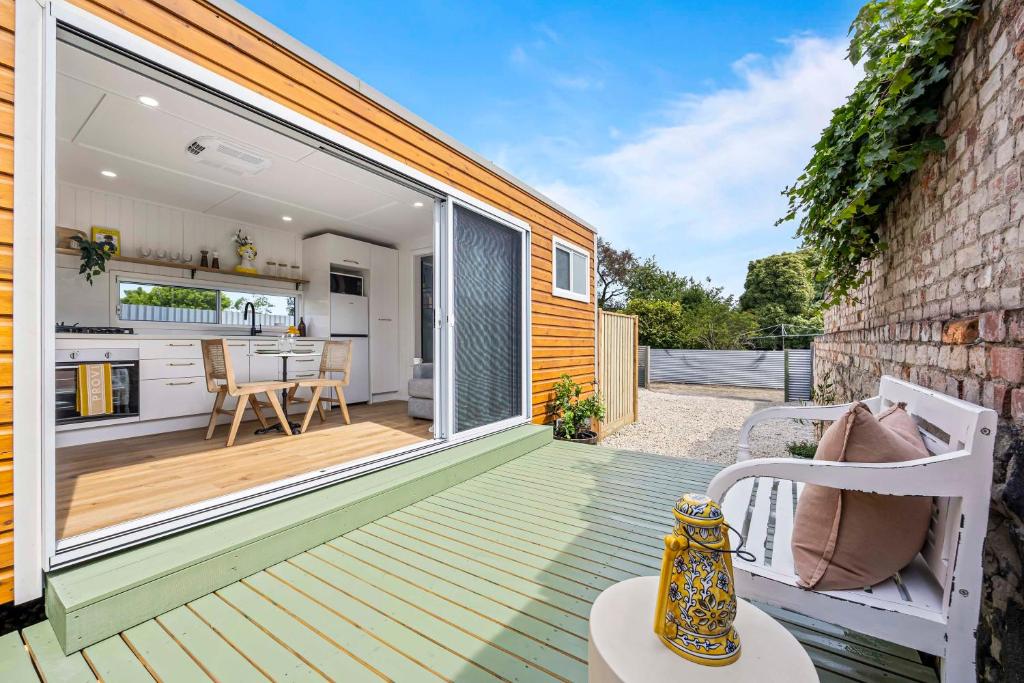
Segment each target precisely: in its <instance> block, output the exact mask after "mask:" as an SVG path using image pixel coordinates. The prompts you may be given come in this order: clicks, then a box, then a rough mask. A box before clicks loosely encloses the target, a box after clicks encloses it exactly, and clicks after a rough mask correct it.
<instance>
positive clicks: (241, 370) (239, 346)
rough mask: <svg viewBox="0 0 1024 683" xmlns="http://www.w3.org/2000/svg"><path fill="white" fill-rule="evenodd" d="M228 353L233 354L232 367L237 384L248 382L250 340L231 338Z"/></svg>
mask: <svg viewBox="0 0 1024 683" xmlns="http://www.w3.org/2000/svg"><path fill="white" fill-rule="evenodd" d="M228 353H229V354H230V355H231V369H232V370H234V371H235V382H236V383H237V384H243V383H245V382H248V381H249V342H248V341H246V340H244V339H242V340H239V339H229V340H228Z"/></svg>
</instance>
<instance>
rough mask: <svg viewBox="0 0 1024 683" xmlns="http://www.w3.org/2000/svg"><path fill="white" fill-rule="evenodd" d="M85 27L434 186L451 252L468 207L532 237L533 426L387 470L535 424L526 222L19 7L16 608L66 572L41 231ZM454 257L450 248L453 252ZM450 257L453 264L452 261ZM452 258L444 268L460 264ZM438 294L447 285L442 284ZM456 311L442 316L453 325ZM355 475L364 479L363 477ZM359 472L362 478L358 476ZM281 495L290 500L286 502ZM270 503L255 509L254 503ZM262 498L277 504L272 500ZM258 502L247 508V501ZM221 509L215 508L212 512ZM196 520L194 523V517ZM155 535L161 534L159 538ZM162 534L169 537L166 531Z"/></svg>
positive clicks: (236, 505) (62, 11)
mask: <svg viewBox="0 0 1024 683" xmlns="http://www.w3.org/2000/svg"><path fill="white" fill-rule="evenodd" d="M58 21H60V22H62V23H64V24H67V25H70V26H73V27H75V28H77V29H79V30H81V31H83V32H85V33H88V34H90V35H92V36H94V37H96V38H98V39H100V40H102V41H106V42H107V43H110V44H112V45H116V46H118V47H119V48H120V49H122V50H125V51H127V52H130V53H133V54H135V55H137V56H139V57H141V58H143V59H146V60H149V61H151V62H154V63H156V64H159V65H160V66H162V67H165V68H167V69H170V70H171V71H174V72H177V73H179V74H181V75H183V76H185V77H187V78H190V79H192V80H194V81H197V82H200V83H202V84H204V85H205V86H207V87H210V88H212V89H213V90H216V91H219V92H221V93H223V94H225V95H227V96H228V97H231V98H234V99H236V100H238V101H240V102H243V103H245V104H246V105H249V106H252V107H254V108H256V109H258V110H261V111H263V112H266V113H267V114H269V115H270V116H272V117H276V118H278V119H280V120H282V121H285V122H287V123H289V124H291V125H294V126H296V127H297V128H300V129H304V130H306V131H308V132H309V133H311V134H312V135H315V136H318V137H320V138H322V139H325V140H328V141H330V142H331V143H332V144H335V145H337V146H339V147H341V148H344V149H347V150H349V151H351V152H354V153H356V154H358V155H361V156H362V157H364V158H366V159H369V160H371V161H372V162H374V163H377V164H379V165H380V166H382V167H385V168H388V169H391V170H393V171H395V172H397V173H399V174H402V175H404V176H406V177H408V178H411V179H412V180H414V181H416V182H418V183H421V184H422V185H424V186H426V187H428V188H431V189H433V190H434V191H436V192H437V193H438V194H440V195H442V196H447V201H446V202H444V203H443V204H442V203H441V202H437V203H436V207H437V208H435V211H436V216H437V220H436V221H435V233H436V234H435V245H436V246H441V240H443V238H444V233H446V232H447V230H443V229H442V223H441V221H442V220H443V222H444V223H445V224H447V222H448V221H449V220H450V218H449V217H450V215H451V213H452V211H451V210H450V209H449V208H448V207H450V206H451V205H452V202H453V201H457V202H459V203H461V204H463V205H465V206H466V207H468V208H471V209H473V210H475V211H479V212H482V213H484V214H486V215H488V216H490V217H492V218H495V219H496V220H499V221H501V222H502V223H504V224H506V225H509V226H510V227H514V228H516V229H518V230H521V231H522V232H523V233H525V235H526V239H525V240H524V241H525V242H526V245H527V246H526V248H525V249H524V278H523V280H524V287H525V296H524V305H525V313H524V315H525V318H524V327H525V330H526V333H527V335H526V338H525V339H524V344H523V346H524V359H525V361H524V364H523V370H524V375H525V376H526V379H527V381H526V382H525V383H524V385H523V386H524V401H523V403H524V410H523V416H522V417H520V418H518V419H515V420H510V421H505V422H502V423H499V424H495V425H488V426H487V427H484V428H481V430H480V431H479V432H478V430H473V432H472V433H464V434H460V435H457V436H453V435H452V434H451V431H450V430H448V431H445V432H443V433H442V434H441V435H440V436H442V437H444V436H447V437H448V441H447V442H446V443H436V442H431V444H430V445H429V447H427V448H420V449H418V450H415V451H414V452H412V453H408V454H404V455H403V454H401V453H394V454H390V458H387V462H386V463H384V464H383V465H382V466H390V465H393V464H396V463H397V462H401V461H404V460H407V459H409V458H412V457H422V456H423V455H426V454H428V453H430V452H434V451H436V450H438V449H440V448H447V447H449V446H451V445H453V444H454V443H458V442H462V441H465V440H468V439H471V438H475V437H478V436H481V435H483V434H484V433H493V432H495V431H499V430H501V429H504V428H507V427H509V426H514V425H518V424H523V423H525V422H528V421H529V419H530V412H531V408H532V405H531V401H530V398H529V397H530V384H529V376H530V373H529V366H530V357H529V348H530V340H529V329H530V328H529V288H528V287H529V284H528V283H529V275H530V269H529V234H530V226H529V224H528V223H526V222H525V221H523V220H522V219H520V218H518V217H516V216H514V215H512V214H510V213H507V212H505V211H502V210H500V209H497V208H495V207H493V206H490V205H489V204H486V203H484V202H482V201H480V200H479V199H477V198H475V197H473V196H471V195H469V194H466V193H465V192H463V191H461V190H459V189H458V188H455V187H452V186H450V185H448V184H447V183H444V182H442V181H439V180H438V179H437V178H435V177H433V176H430V175H427V174H425V173H423V172H421V171H419V170H417V169H415V168H412V167H410V166H408V165H406V164H404V163H402V162H400V161H397V160H395V159H393V158H391V157H389V156H387V155H386V154H384V153H382V152H379V151H377V150H376V149H374V148H372V147H369V146H367V145H365V144H363V143H361V142H359V141H357V140H354V139H352V138H350V137H348V136H346V135H344V134H342V133H340V132H338V131H336V130H334V129H333V128H330V127H328V126H326V125H324V124H321V123H319V122H317V121H314V120H313V119H310V118H308V117H306V116H304V115H303V114H300V113H299V112H296V111H294V110H292V109H289V108H288V107H286V106H284V105H282V104H280V103H278V102H276V101H274V100H271V99H270V98H267V97H265V96H263V95H260V94H259V93H256V92H254V91H252V90H250V89H248V88H246V87H244V86H242V85H240V84H238V83H236V82H234V81H232V80H230V79H228V78H225V77H223V76H221V75H219V74H217V73H215V72H213V71H210V70H209V69H206V68H205V67H202V66H200V65H198V64H196V63H194V62H191V61H189V60H187V59H185V58H183V57H180V56H178V55H177V54H175V53H173V52H171V51H169V50H167V49H165V48H162V47H160V46H158V45H156V44H155V43H152V42H150V41H148V40H146V39H144V38H142V37H140V36H138V35H136V34H134V33H132V32H130V31H127V30H125V29H123V28H121V27H119V26H116V25H114V24H112V23H110V22H108V21H106V20H104V19H101V18H99V17H97V16H95V15H93V14H91V13H89V12H86V11H85V10H83V9H81V8H79V7H76V6H74V5H72V4H70V3H69V2H67V1H66V0H53V1H52V2H45V1H43V0H16V17H15V22H16V23H15V25H16V32H17V41H16V44H15V47H16V59H17V60H18V69H17V71H16V75H15V93H16V100H17V106H16V107H15V142H14V147H15V154H14V157H15V214H14V235H15V243H16V244H17V248H16V250H15V262H14V311H15V318H16V320H17V325H16V326H15V330H14V347H15V354H14V385H15V390H16V391H17V397H18V400H17V401H16V402H15V408H14V420H15V422H14V424H15V426H14V444H15V454H16V457H15V460H14V462H15V473H14V480H15V484H14V488H15V495H16V497H17V501H18V505H17V506H16V508H15V530H14V537H15V538H14V541H15V542H14V546H15V601H16V602H24V601H26V600H30V599H32V598H35V597H38V596H39V595H40V594H41V593H42V572H43V571H45V570H47V569H49V568H51V565H53V566H56V564H58V563H57V562H52V560H53V559H54V558H55V556H56V552H57V543H56V533H55V519H54V516H55V515H54V507H55V503H54V488H55V480H54V475H55V454H54V443H53V436H54V430H53V405H52V396H53V386H52V385H53V373H52V368H53V357H54V346H55V344H54V335H53V329H54V284H53V268H54V260H55V235H54V231H53V230H52V229H50V230H47V229H40V226H46V225H53V224H54V222H53V221H54V165H55V154H54V146H55V132H54V123H55V122H54V106H53V102H54V92H55V82H56V64H55V57H56V45H57V31H56V28H57V22H58ZM447 244H448V245H449V246H450V242H448V243H447ZM437 253H438V254H439V255H441V254H445V253H447V252H443V251H441V250H440V249H439V250H438V251H437ZM449 259H450V255H449V257H447V258H441V259H438V260H439V261H445V260H449ZM445 275H446V273H443V272H442V269H441V268H435V279H436V280H437V279H439V278H441V277H442V276H445ZM436 284H442V283H441V282H436ZM449 313H450V308H449V309H446V310H444V311H443V312H442V314H443V315H444V316H446V318H447V320H448V321H450V319H451V316H450V315H449ZM442 314H439V315H438V323H437V325H436V329H435V334H436V336H437V340H436V341H437V342H439V343H438V345H437V346H436V349H437V350H439V351H440V350H441V349H445V348H447V346H448V345H449V342H448V340H447V337H448V334H447V328H446V327H445V325H444V322H445V317H442ZM435 382H436V383H438V385H439V386H437V387H436V388H437V389H438V393H437V394H436V395H438V396H444V395H447V394H448V393H449V392H450V385H449V386H447V387H445V386H440V385H444V384H446V382H444V380H443V378H442V379H436V380H435ZM439 403H440V405H439V410H438V418H439V420H441V421H442V424H448V425H450V424H451V414H450V413H451V411H450V410H449V406H446V405H444V402H443V401H442V402H439ZM353 466H354V467H353ZM371 469H373V468H372V467H370V464H369V463H364V462H363V461H358V462H357V463H349V466H348V467H342V466H339V467H338V468H337V470H338V471H336V472H327V471H326V470H325V471H322V472H321V473H319V474H320V477H319V478H318V479H316V481H312V482H308V484H309V485H308V487H305V488H304V487H303V486H301V485H300V484H301V482H289V481H286V482H275V483H274V484H272V485H268V487H265V488H266V489H267V490H266V491H263V492H260V491H257V490H250V491H246V492H243V493H244V494H245V495H238V496H235V500H234V502H232V501H231V500H228V498H230V497H225V498H224V499H218V501H217V503H218V504H217V505H213V506H208V507H212V508H215V510H213V511H212V512H211V514H210V515H209V516H208V517H203V516H201V515H192V516H190V517H189V519H190V520H191V521H190V522H189V523H184V522H181V523H180V524H179V525H178V526H177V527H175V526H174V524H175V520H176V519H179V518H180V517H181V513H182V512H183V511H184V510H177V511H171V512H169V513H167V515H164V516H154V517H166V519H162V520H161V519H155V520H151V523H149V524H144V525H141V526H142V527H145V528H140V529H136V530H132V529H126V530H125V531H126V533H124V534H122V535H120V536H116V537H114V538H112V539H108V540H107V541H104V540H103V539H101V538H97V539H85V538H82V539H80V540H82V541H88V542H87V543H81V544H78V546H76V547H78V550H76V551H74V552H69V554H67V555H66V556H65V559H63V560H61V562H60V563H61V564H63V563H66V562H71V561H80V560H82V559H87V558H88V557H91V556H93V555H95V554H98V553H100V552H109V551H110V550H112V549H114V548H118V547H124V546H125V545H128V544H130V543H138V542H142V541H143V540H149V539H150V538H153V537H155V536H157V535H163V534H165V533H172V532H173V531H176V530H180V529H181V528H186V527H187V526H189V525H193V526H194V525H196V524H201V523H205V522H206V521H209V519H214V518H217V517H220V516H224V515H226V514H234V512H237V511H238V510H239V509H242V508H244V507H252V506H255V505H258V504H263V503H265V502H268V500H274V499H279V498H282V497H284V496H285V495H297V494H298V493H300V492H302V491H304V490H307V489H311V488H318V487H322V486H326V485H329V484H331V483H334V482H335V481H340V480H342V479H344V478H348V477H350V476H355V475H356V474H362V473H365V472H366V471H370V470H371ZM353 470H356V471H355V473H353ZM281 484H285V485H286V488H287V489H288V491H287V492H286V493H285V492H281V490H280V489H281ZM254 493H255V494H258V495H256V498H257V499H259V500H253V496H252V495H251V494H254ZM261 496H264V497H269V498H261ZM243 498H244V499H245V500H246V501H248V502H247V503H243V502H242V501H241V499H243ZM212 502H213V501H207V503H212ZM184 512H187V511H184ZM154 529H156V530H155V531H154ZM160 529H163V530H162V531H161V530H160Z"/></svg>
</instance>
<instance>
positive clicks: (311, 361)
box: [288, 355, 320, 379]
mask: <svg viewBox="0 0 1024 683" xmlns="http://www.w3.org/2000/svg"><path fill="white" fill-rule="evenodd" d="M310 373H312V375H310ZM319 373H320V356H319V355H309V356H292V357H291V358H289V359H288V379H296V378H299V375H302V377H301V379H308V378H309V377H310V376H312V377H316V376H317V375H318V374H319Z"/></svg>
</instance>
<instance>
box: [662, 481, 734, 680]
mask: <svg viewBox="0 0 1024 683" xmlns="http://www.w3.org/2000/svg"><path fill="white" fill-rule="evenodd" d="M672 513H673V514H674V515H675V518H676V525H675V527H674V528H673V530H672V533H671V534H670V535H668V536H666V537H665V555H664V557H663V558H662V562H661V582H660V584H659V587H658V602H657V605H656V606H655V614H654V632H655V633H656V634H657V635H658V637H659V638H661V640H662V642H663V643H665V645H666V646H668V648H669V649H670V650H672V651H673V652H675V653H676V654H678V655H679V656H680V657H684V658H685V659H688V660H690V661H691V662H696V663H698V664H706V665H708V666H723V665H726V664H731V663H733V662H735V661H736V660H737V659H738V658H739V656H740V639H739V635H738V634H737V633H736V629H735V628H734V627H733V622H734V621H735V619H736V592H735V589H734V588H733V571H732V558H731V556H730V554H729V535H728V533H726V526H725V518H724V517H723V515H722V509H721V508H719V507H718V505H717V504H716V503H715V501H713V500H711V499H710V498H708V497H707V496H702V495H698V494H695V493H688V494H686V495H684V496H683V497H682V498H680V499H679V501H678V502H676V505H675V507H674V508H673V510H672Z"/></svg>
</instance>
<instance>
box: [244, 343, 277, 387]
mask: <svg viewBox="0 0 1024 683" xmlns="http://www.w3.org/2000/svg"><path fill="white" fill-rule="evenodd" d="M251 348H252V349H253V354H252V355H251V356H249V381H250V382H280V381H281V359H280V358H279V357H278V356H260V355H258V354H257V353H256V349H255V342H253V346H252V347H251Z"/></svg>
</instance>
